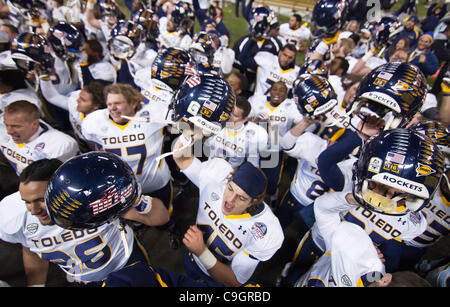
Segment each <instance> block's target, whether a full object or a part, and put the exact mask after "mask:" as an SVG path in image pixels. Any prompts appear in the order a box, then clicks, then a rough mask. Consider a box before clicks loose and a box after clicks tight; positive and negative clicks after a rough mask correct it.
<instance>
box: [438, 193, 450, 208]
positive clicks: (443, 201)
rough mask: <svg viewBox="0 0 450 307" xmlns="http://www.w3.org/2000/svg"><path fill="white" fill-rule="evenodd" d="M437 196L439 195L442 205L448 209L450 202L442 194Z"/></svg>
mask: <svg viewBox="0 0 450 307" xmlns="http://www.w3.org/2000/svg"><path fill="white" fill-rule="evenodd" d="M439 194H440V195H441V200H442V204H443V205H444V206H446V207H449V206H450V201H448V200H447V199H446V198H445V196H444V195H443V194H442V193H439Z"/></svg>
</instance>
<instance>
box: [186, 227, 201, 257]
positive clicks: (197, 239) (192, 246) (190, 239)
mask: <svg viewBox="0 0 450 307" xmlns="http://www.w3.org/2000/svg"><path fill="white" fill-rule="evenodd" d="M183 244H184V245H185V246H186V247H187V248H188V249H189V250H190V251H191V252H192V253H193V254H194V255H196V256H199V255H201V254H202V253H203V252H204V251H205V250H206V245H205V242H204V241H203V232H202V231H201V230H200V229H199V228H198V227H197V226H195V225H192V226H191V227H189V229H188V230H187V231H186V233H185V234H184V238H183Z"/></svg>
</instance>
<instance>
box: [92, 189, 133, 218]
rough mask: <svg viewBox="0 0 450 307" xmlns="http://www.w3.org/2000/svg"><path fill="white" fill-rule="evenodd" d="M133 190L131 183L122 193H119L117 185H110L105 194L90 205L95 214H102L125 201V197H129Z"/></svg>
mask: <svg viewBox="0 0 450 307" xmlns="http://www.w3.org/2000/svg"><path fill="white" fill-rule="evenodd" d="M132 192H133V185H132V184H130V185H129V186H128V187H127V188H126V189H125V190H124V191H123V192H122V193H120V194H119V193H117V190H116V188H115V187H109V188H108V189H106V191H105V192H104V193H103V194H104V196H103V197H102V198H101V199H99V200H96V201H95V202H93V203H90V204H89V207H91V208H92V213H93V214H94V215H97V214H100V213H102V212H104V211H105V210H108V209H109V208H112V207H114V206H115V205H117V204H118V203H120V202H122V201H123V202H125V199H127V198H128V197H129V196H130V195H131V193H132Z"/></svg>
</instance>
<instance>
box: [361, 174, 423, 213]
mask: <svg viewBox="0 0 450 307" xmlns="http://www.w3.org/2000/svg"><path fill="white" fill-rule="evenodd" d="M361 196H362V199H363V200H364V202H365V203H366V204H367V205H369V206H370V207H372V208H374V209H375V210H376V211H379V212H383V213H386V214H395V215H399V214H406V213H408V212H415V211H417V210H419V209H420V208H421V207H422V206H423V204H424V201H425V200H424V199H423V198H420V197H417V196H414V195H411V194H408V193H404V194H399V195H396V196H394V197H393V198H388V197H386V196H383V195H381V194H378V193H376V192H375V191H373V190H371V189H369V188H368V181H367V180H365V181H364V183H363V186H362V190H361Z"/></svg>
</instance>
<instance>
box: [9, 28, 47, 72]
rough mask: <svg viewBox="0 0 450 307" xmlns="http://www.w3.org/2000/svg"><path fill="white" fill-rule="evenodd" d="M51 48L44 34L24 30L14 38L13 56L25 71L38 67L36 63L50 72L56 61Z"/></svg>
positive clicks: (12, 45) (12, 44) (43, 69)
mask: <svg viewBox="0 0 450 307" xmlns="http://www.w3.org/2000/svg"><path fill="white" fill-rule="evenodd" d="M50 48H51V47H50V45H49V43H48V41H47V39H46V38H45V37H43V36H42V35H39V34H34V33H31V32H24V33H21V34H19V35H17V36H16V37H15V38H14V39H13V41H12V43H11V57H12V59H13V60H14V62H16V65H17V67H18V68H19V69H20V70H22V71H23V72H25V73H28V72H29V71H30V70H34V69H36V68H38V67H36V65H39V69H41V70H42V71H44V72H46V73H50V72H51V71H52V69H53V65H54V63H55V58H54V57H53V56H52V54H51V52H50Z"/></svg>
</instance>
